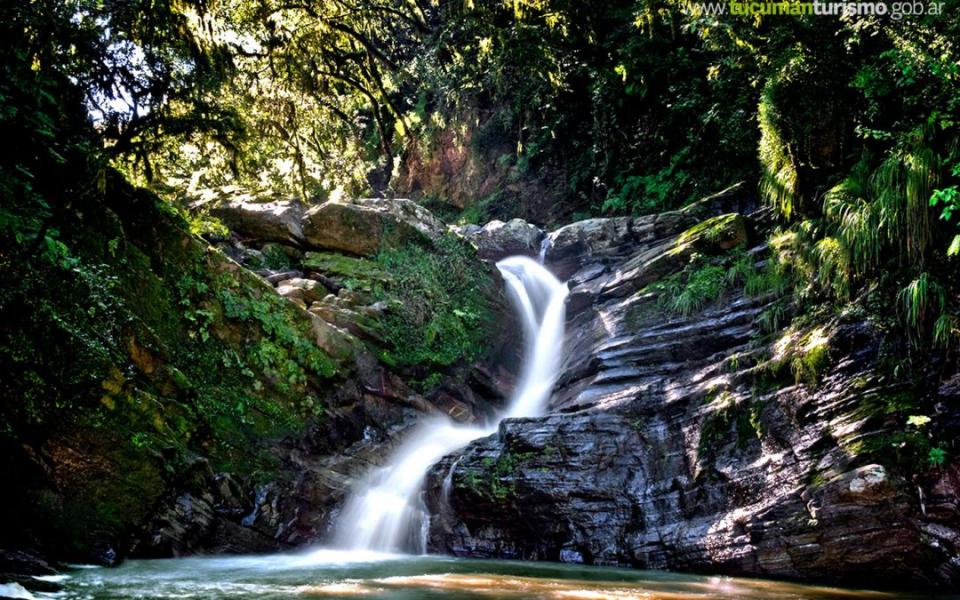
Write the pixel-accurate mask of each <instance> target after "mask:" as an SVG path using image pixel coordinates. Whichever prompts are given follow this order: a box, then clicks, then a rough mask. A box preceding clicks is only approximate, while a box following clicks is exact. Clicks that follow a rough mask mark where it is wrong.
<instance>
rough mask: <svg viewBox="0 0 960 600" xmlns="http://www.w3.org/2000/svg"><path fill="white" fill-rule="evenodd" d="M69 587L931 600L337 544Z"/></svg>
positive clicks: (174, 564) (290, 594) (110, 574)
mask: <svg viewBox="0 0 960 600" xmlns="http://www.w3.org/2000/svg"><path fill="white" fill-rule="evenodd" d="M61 583H62V584H63V586H64V589H63V591H61V592H57V593H56V594H38V595H37V598H58V599H62V600H72V599H78V600H79V599H113V598H203V599H209V600H220V599H227V598H229V599H244V598H257V599H263V600H271V599H280V598H358V597H365V598H375V599H383V598H386V599H414V598H423V599H429V598H453V599H499V598H544V599H590V600H593V599H601V598H615V599H618V598H643V599H648V600H688V599H689V600H694V599H699V598H729V599H731V600H733V599H738V600H739V599H744V598H747V599H750V598H756V599H759V598H763V599H770V600H786V599H797V600H814V599H816V600H821V599H846V600H854V599H876V600H882V599H892V598H929V597H930V596H925V595H916V596H911V595H909V594H903V593H896V592H872V591H865V590H846V589H840V588H830V587H817V586H806V585H798V584H793V583H784V582H774V581H765V580H759V579H741V578H733V577H710V576H698V575H681V574H678V573H669V572H663V571H638V570H633V569H617V568H605V567H584V566H572V565H564V564H554V563H530V562H519V561H499V560H496V561H495V560H472V559H457V558H447V557H439V556H402V555H385V554H377V553H371V552H342V551H335V550H318V551H314V552H309V553H300V554H278V555H270V556H229V557H228V556H218V557H201V558H180V559H165V560H131V561H127V562H126V563H124V564H123V565H121V566H120V567H117V568H112V569H106V568H95V567H82V566H77V567H75V568H73V569H71V570H69V571H67V573H66V575H65V576H63V579H62V581H61ZM941 598H946V596H942V597H941ZM954 598H955V599H956V598H957V597H954Z"/></svg>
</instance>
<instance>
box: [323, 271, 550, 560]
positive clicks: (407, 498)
mask: <svg viewBox="0 0 960 600" xmlns="http://www.w3.org/2000/svg"><path fill="white" fill-rule="evenodd" d="M497 268H498V269H499V270H500V273H501V274H502V275H503V279H504V282H505V283H506V287H507V293H508V295H509V297H510V300H511V302H512V303H513V304H514V307H515V309H516V310H517V312H518V316H519V319H520V321H521V323H522V326H523V340H524V349H523V350H524V351H523V360H524V362H523V369H522V373H521V375H520V378H519V379H518V382H517V387H516V389H515V390H514V392H513V394H512V396H511V398H510V402H509V404H508V406H507V408H506V411H505V412H504V413H503V414H501V415H500V418H499V419H498V420H497V422H496V423H492V424H490V425H487V426H483V427H479V426H466V425H458V424H455V423H453V422H451V421H449V420H447V419H431V420H429V421H427V422H425V423H422V424H420V425H418V426H417V427H416V429H415V430H414V431H413V432H411V434H410V435H409V436H408V437H407V438H406V439H405V440H404V441H403V442H401V444H400V446H399V447H398V448H397V449H396V450H395V451H394V452H393V454H392V455H391V456H390V458H389V459H388V461H387V464H386V465H385V466H383V467H382V468H378V469H375V470H374V471H372V472H371V473H369V474H367V476H366V477H365V478H364V479H363V481H361V483H360V485H359V486H358V487H357V488H356V489H355V490H354V491H353V493H352V494H351V496H350V497H349V498H348V500H347V503H346V505H345V506H344V510H343V514H342V515H341V517H340V519H339V521H338V523H337V527H336V531H335V533H334V543H335V545H336V546H338V547H341V548H348V549H352V550H376V551H381V552H410V551H412V552H417V553H423V552H425V551H426V539H425V538H426V536H425V532H426V526H427V524H428V522H429V515H428V514H427V511H426V508H425V506H424V503H423V498H422V497H421V491H422V487H423V482H424V479H425V477H426V474H427V471H428V470H429V469H430V467H431V466H432V465H433V464H434V463H436V462H437V461H438V460H440V459H441V458H443V457H444V456H446V455H447V454H450V453H451V452H453V451H454V450H457V449H459V448H462V447H464V446H466V445H467V444H468V443H470V442H471V441H472V440H475V439H477V438H481V437H484V436H487V435H490V434H492V433H494V432H495V431H496V430H497V424H498V423H499V421H500V419H503V418H516V417H535V416H539V415H541V414H543V412H544V410H545V409H546V405H547V402H548V401H549V399H550V393H551V391H552V390H553V386H554V384H555V383H556V382H557V377H558V376H559V371H560V359H561V356H562V350H563V335H564V319H565V318H566V315H565V310H564V302H565V301H566V298H567V285H566V284H565V283H560V282H559V281H558V280H557V279H556V278H555V277H554V276H553V275H552V274H551V273H550V272H549V271H548V270H547V269H546V268H544V267H543V265H541V264H540V263H538V262H537V261H535V260H533V259H531V258H528V257H526V256H513V257H510V258H505V259H503V260H501V261H500V262H498V263H497ZM452 474H453V469H452V468H451V470H450V473H449V474H448V477H451V478H452Z"/></svg>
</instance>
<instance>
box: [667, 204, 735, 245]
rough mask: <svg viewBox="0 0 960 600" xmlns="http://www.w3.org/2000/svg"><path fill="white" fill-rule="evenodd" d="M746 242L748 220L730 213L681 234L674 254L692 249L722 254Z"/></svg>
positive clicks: (706, 221) (701, 223)
mask: <svg viewBox="0 0 960 600" xmlns="http://www.w3.org/2000/svg"><path fill="white" fill-rule="evenodd" d="M746 242H747V221H746V219H744V217H743V215H741V214H739V213H728V214H725V215H720V216H717V217H713V218H710V219H707V220H705V221H701V222H700V223H697V224H696V225H694V226H693V227H691V228H689V229H687V230H686V231H684V232H683V233H681V234H680V235H679V236H678V237H677V242H676V244H675V246H674V249H673V252H675V253H680V252H683V251H684V250H686V249H688V248H692V249H694V250H696V251H697V252H702V253H704V254H720V253H722V252H726V251H727V250H731V249H733V248H736V247H737V246H740V245H742V244H745V243H746Z"/></svg>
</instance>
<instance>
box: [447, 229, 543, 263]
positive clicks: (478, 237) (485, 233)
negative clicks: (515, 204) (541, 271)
mask: <svg viewBox="0 0 960 600" xmlns="http://www.w3.org/2000/svg"><path fill="white" fill-rule="evenodd" d="M461 235H463V237H464V238H466V239H467V240H469V241H470V242H471V243H472V244H473V245H474V246H476V248H477V256H479V257H480V258H482V259H484V260H494V261H495V260H500V259H501V258H506V257H508V256H514V255H517V254H521V255H524V256H537V255H538V254H539V253H540V244H541V242H543V237H544V233H543V230H541V229H540V228H539V227H537V226H535V225H531V224H530V223H527V222H526V221H524V220H523V219H511V220H509V221H507V222H506V223H504V222H503V221H490V222H489V223H487V224H486V225H484V226H483V227H480V228H469V229H468V228H464V229H463V230H462V233H461Z"/></svg>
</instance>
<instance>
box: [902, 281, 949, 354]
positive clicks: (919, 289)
mask: <svg viewBox="0 0 960 600" xmlns="http://www.w3.org/2000/svg"><path fill="white" fill-rule="evenodd" d="M945 302H946V298H945V294H944V290H943V287H941V286H940V284H938V283H937V282H936V281H934V280H933V279H931V278H930V276H929V275H928V274H927V273H921V274H920V275H919V276H918V277H917V278H916V279H914V280H913V281H911V282H910V283H908V284H907V286H906V287H904V288H903V289H902V290H900V293H899V294H898V295H897V304H898V305H899V307H900V310H901V311H902V312H901V315H902V317H903V320H904V322H905V324H906V326H907V331H908V333H909V334H910V336H911V338H912V339H913V340H914V341H915V342H916V341H918V340H919V339H920V338H921V337H922V336H923V334H924V331H925V330H926V324H927V322H928V321H929V320H930V318H932V315H933V314H938V313H942V312H943V309H944V305H945ZM946 326H947V323H943V324H941V330H942V329H944V328H946ZM935 329H936V328H935ZM941 337H942V335H941Z"/></svg>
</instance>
